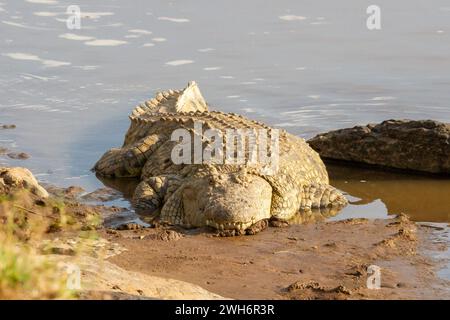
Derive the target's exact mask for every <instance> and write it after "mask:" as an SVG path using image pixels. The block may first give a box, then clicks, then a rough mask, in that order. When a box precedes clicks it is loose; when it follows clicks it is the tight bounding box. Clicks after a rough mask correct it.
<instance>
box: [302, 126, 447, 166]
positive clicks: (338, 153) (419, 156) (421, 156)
mask: <svg viewBox="0 0 450 320" xmlns="http://www.w3.org/2000/svg"><path fill="white" fill-rule="evenodd" d="M308 143H309V145H310V146H311V147H312V148H313V149H314V150H316V151H317V152H318V153H319V154H320V155H321V157H323V158H325V159H334V160H343V161H351V162H359V163H364V164H370V165H378V166H385V167H391V168H396V169H405V170H414V171H423V172H430V173H439V174H449V173H450V124H447V123H441V122H438V121H433V120H419V121H414V120H387V121H383V122H382V123H380V124H368V125H366V126H356V127H353V128H347V129H341V130H336V131H331V132H328V133H324V134H319V135H317V136H316V137H314V138H312V139H310V140H309V141H308Z"/></svg>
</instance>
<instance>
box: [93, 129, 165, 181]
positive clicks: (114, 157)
mask: <svg viewBox="0 0 450 320" xmlns="http://www.w3.org/2000/svg"><path fill="white" fill-rule="evenodd" d="M163 141H165V140H164V139H163V138H162V136H160V135H157V134H153V135H149V136H147V137H145V138H142V139H141V140H139V141H137V142H136V143H133V144H132V145H130V146H127V147H123V148H121V149H117V148H113V149H110V150H109V151H107V152H106V153H105V154H104V155H103V156H102V157H101V158H100V160H98V161H97V163H96V164H95V166H94V168H93V170H94V171H95V172H96V173H98V174H99V175H102V176H106V177H139V176H140V175H141V171H142V167H143V166H144V164H145V162H146V161H147V159H148V158H149V156H150V155H151V154H152V153H153V152H154V151H155V150H156V149H157V148H158V147H159V146H160V145H161V143H162V142H163Z"/></svg>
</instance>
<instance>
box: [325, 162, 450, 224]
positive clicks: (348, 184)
mask: <svg viewBox="0 0 450 320" xmlns="http://www.w3.org/2000/svg"><path fill="white" fill-rule="evenodd" d="M327 168H328V171H329V174H330V179H331V183H332V184H333V185H334V186H336V187H337V188H339V189H340V190H342V191H344V192H345V193H346V194H347V197H348V198H349V200H350V205H349V207H348V208H346V209H344V210H343V211H342V212H341V213H340V215H339V218H343V217H361V216H365V213H366V212H367V213H369V216H370V217H373V218H375V217H376V218H383V217H385V216H386V215H396V214H399V213H406V214H407V215H408V216H410V217H411V219H412V220H414V221H428V222H449V221H450V179H448V178H447V179H445V178H438V177H434V176H427V175H423V176H422V175H411V174H403V173H394V172H384V171H382V170H379V169H367V168H354V167H346V166H339V165H331V164H327ZM363 212H365V213H363Z"/></svg>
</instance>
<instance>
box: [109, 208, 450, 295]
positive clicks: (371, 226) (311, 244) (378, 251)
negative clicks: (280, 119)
mask: <svg viewBox="0 0 450 320" xmlns="http://www.w3.org/2000/svg"><path fill="white" fill-rule="evenodd" d="M178 231H181V230H180V229H178ZM103 236H104V237H106V238H107V239H109V240H110V241H113V242H117V243H119V244H120V245H121V246H123V247H124V248H126V249H127V250H126V251H124V252H123V253H121V254H119V255H117V256H114V257H112V258H110V259H109V261H110V262H112V263H114V264H117V265H118V266H120V267H122V268H124V269H126V270H130V271H137V272H141V273H144V274H148V275H156V276H161V277H168V278H173V279H178V280H183V281H187V282H191V283H193V284H196V285H199V286H202V287H203V288H205V289H207V290H209V291H211V292H214V293H217V294H220V295H222V296H225V297H230V298H234V299H435V298H446V299H449V298H450V292H449V291H448V288H449V283H448V282H446V281H444V280H442V279H439V278H437V277H436V275H435V271H436V270H437V268H438V267H439V263H440V262H439V261H436V260H432V259H431V258H430V257H429V256H426V255H425V251H426V250H444V247H443V246H440V245H438V244H436V243H433V241H432V240H431V238H432V229H431V228H429V227H423V226H417V225H416V224H414V223H413V222H410V221H409V219H407V217H406V216H399V217H397V218H395V219H387V220H366V219H351V220H344V221H338V222H319V223H311V224H305V225H292V226H289V227H287V228H268V229H266V230H264V231H263V232H261V233H259V234H257V235H254V236H243V237H234V238H221V237H214V236H211V234H208V233H204V232H199V231H191V232H185V231H181V232H180V233H179V232H177V231H176V229H173V230H171V231H168V230H167V229H161V228H156V229H141V230H128V231H109V232H103ZM369 265H378V266H380V267H381V289H380V290H370V289H368V288H367V287H366V281H367V276H368V275H367V267H368V266H369Z"/></svg>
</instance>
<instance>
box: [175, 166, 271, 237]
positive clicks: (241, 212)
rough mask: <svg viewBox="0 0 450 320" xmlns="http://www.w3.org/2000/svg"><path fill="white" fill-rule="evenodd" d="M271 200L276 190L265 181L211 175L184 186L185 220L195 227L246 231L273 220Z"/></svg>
mask: <svg viewBox="0 0 450 320" xmlns="http://www.w3.org/2000/svg"><path fill="white" fill-rule="evenodd" d="M271 200H272V187H271V186H270V184H269V183H268V182H267V181H265V180H264V179H262V178H261V177H258V176H254V175H251V174H246V173H222V174H210V175H207V176H205V177H202V178H196V179H193V180H192V181H191V182H189V183H187V184H186V185H185V186H184V188H183V192H182V202H183V211H184V215H183V220H184V222H185V224H188V225H191V226H211V227H213V228H216V229H218V230H237V231H243V230H245V229H247V228H248V227H250V226H251V225H253V224H255V223H256V222H258V221H261V220H265V219H269V218H270V211H271V210H270V207H271Z"/></svg>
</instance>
